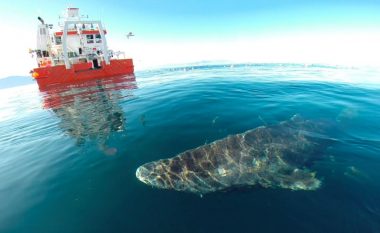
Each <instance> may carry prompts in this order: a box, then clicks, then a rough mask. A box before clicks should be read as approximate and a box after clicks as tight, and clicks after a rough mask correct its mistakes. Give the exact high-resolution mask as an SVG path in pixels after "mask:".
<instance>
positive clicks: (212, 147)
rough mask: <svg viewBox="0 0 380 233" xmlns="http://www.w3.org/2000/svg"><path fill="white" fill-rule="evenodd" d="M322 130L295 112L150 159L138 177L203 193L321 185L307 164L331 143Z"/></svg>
mask: <svg viewBox="0 0 380 233" xmlns="http://www.w3.org/2000/svg"><path fill="white" fill-rule="evenodd" d="M320 130H321V127H320V125H319V124H317V123H315V122H311V121H306V120H303V119H301V118H300V117H297V116H295V117H293V118H292V119H291V120H289V121H284V122H281V123H280V124H278V125H274V126H261V127H258V128H256V129H253V130H249V131H246V132H244V133H242V134H237V135H231V136H228V137H226V138H224V139H221V140H218V141H215V142H212V143H210V144H207V145H204V146H201V147H198V148H195V149H192V150H188V151H185V152H183V153H181V154H179V155H177V156H175V157H173V158H170V159H162V160H158V161H154V162H150V163H147V164H144V165H142V166H140V167H139V168H138V169H137V171H136V177H137V178H138V179H139V180H140V181H142V182H144V183H146V184H148V185H151V186H153V187H157V188H162V189H174V190H177V191H185V192H192V193H197V194H206V193H210V192H215V191H219V190H225V189H229V188H231V187H241V186H253V185H260V186H262V187H265V188H268V187H279V188H286V189H292V190H315V189H317V188H318V187H319V186H320V184H321V182H320V180H318V179H317V178H316V177H315V172H311V171H309V170H308V169H307V168H305V165H306V164H307V163H308V162H310V161H311V160H312V159H313V158H315V156H317V155H319V153H320V151H321V149H322V148H323V147H324V145H325V143H324V142H323V140H322V139H321V138H320V137H316V136H318V135H319V134H318V133H320ZM318 138H319V139H318Z"/></svg>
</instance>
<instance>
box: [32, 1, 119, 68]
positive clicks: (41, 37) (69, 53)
mask: <svg viewBox="0 0 380 233" xmlns="http://www.w3.org/2000/svg"><path fill="white" fill-rule="evenodd" d="M38 19H39V20H40V22H41V24H39V25H38V31H37V49H36V50H31V52H34V53H36V55H37V63H38V66H39V67H46V66H56V65H63V64H64V65H65V66H66V69H70V68H71V67H72V65H73V64H78V63H88V62H92V63H93V68H99V67H100V66H101V64H102V62H103V61H104V62H105V64H106V65H108V64H109V63H110V58H111V57H112V56H113V52H112V51H110V50H108V48H107V41H106V37H105V34H106V33H107V31H106V29H105V28H104V27H103V26H102V23H101V22H100V21H91V20H83V17H81V16H80V15H79V9H78V8H67V9H66V12H65V15H64V16H63V17H62V21H61V22H60V23H59V25H58V26H59V30H58V31H55V32H52V28H53V25H51V24H46V23H45V22H44V20H43V19H41V18H40V17H38Z"/></svg>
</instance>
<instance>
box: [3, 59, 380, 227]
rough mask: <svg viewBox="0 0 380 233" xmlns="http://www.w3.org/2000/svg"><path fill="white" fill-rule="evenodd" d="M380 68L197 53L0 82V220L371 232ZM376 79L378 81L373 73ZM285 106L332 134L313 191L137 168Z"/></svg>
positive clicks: (258, 121) (377, 185)
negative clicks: (221, 183)
mask: <svg viewBox="0 0 380 233" xmlns="http://www.w3.org/2000/svg"><path fill="white" fill-rule="evenodd" d="M379 77H380V73H379V72H376V71H374V70H359V69H349V68H339V67H326V66H308V67H305V66H302V65H279V64H276V65H235V66H223V65H218V66H217V65H204V66H189V67H180V68H170V69H160V70H152V71H144V72H137V73H136V74H135V77H131V76H130V77H121V78H111V79H107V80H103V81H97V82H89V83H82V84H79V85H72V86H57V87H51V88H48V89H42V90H39V88H38V86H37V85H28V86H20V87H15V88H10V89H2V90H0V232H15V233H16V232H17V233H18V232H28V233H32V232H35V233H45V232H47V233H49V232H65V233H66V232H133V233H134V232H136V233H139V232H141V233H145V232H176V233H177V232H178V233H179V232H205V233H208V232H218V233H224V232H231V233H232V232H255V233H257V232H292V233H294V232H302V233H305V232H335V233H336V232H360V233H366V232H380V84H379V83H380V81H379V79H380V78H379ZM376 79H377V81H376ZM295 114H300V115H301V116H302V117H303V118H305V119H311V120H322V119H323V120H328V121H329V122H331V124H333V125H334V128H335V129H336V130H334V131H332V132H330V133H329V134H328V135H323V136H324V137H325V138H329V139H332V140H334V141H335V143H334V144H332V145H331V146H329V147H328V148H327V149H326V150H324V152H323V155H322V157H321V159H319V160H318V161H315V162H314V163H312V164H311V165H310V166H311V167H310V169H311V170H315V171H317V177H318V178H319V179H321V180H322V186H321V188H319V189H318V190H316V191H290V190H285V189H273V188H272V189H265V188H260V187H253V188H239V189H237V190H231V191H228V192H217V193H212V194H207V195H205V196H203V198H200V196H197V195H195V194H190V193H181V192H176V191H171V190H159V189H154V188H152V187H149V186H147V185H145V184H143V183H141V182H140V181H138V180H137V178H136V176H135V172H136V168H137V167H139V166H140V165H142V164H144V163H146V162H150V161H153V160H158V159H162V158H168V157H172V156H174V155H176V154H178V153H180V152H183V151H185V150H187V149H192V148H195V147H198V146H200V145H203V144H205V143H209V142H212V141H214V140H217V139H221V138H224V137H226V136H227V135H230V134H236V133H241V132H244V131H246V130H248V129H253V128H255V127H258V126H262V125H272V124H278V123H279V122H281V121H284V120H288V119H289V118H291V117H292V116H293V115H295Z"/></svg>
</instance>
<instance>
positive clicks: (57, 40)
mask: <svg viewBox="0 0 380 233" xmlns="http://www.w3.org/2000/svg"><path fill="white" fill-rule="evenodd" d="M55 44H56V45H60V44H62V37H60V36H57V37H55Z"/></svg>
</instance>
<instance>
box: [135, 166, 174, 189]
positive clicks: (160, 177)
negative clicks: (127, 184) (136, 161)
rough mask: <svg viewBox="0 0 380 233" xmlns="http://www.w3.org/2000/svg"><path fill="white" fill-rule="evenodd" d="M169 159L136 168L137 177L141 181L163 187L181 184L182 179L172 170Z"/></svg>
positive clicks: (167, 187)
mask: <svg viewBox="0 0 380 233" xmlns="http://www.w3.org/2000/svg"><path fill="white" fill-rule="evenodd" d="M170 169H171V166H168V161H167V160H159V161H156V162H150V163H146V164H144V165H142V166H140V167H139V168H137V170H136V177H137V179H139V180H140V181H141V182H143V183H145V184H147V185H150V186H153V187H155V188H161V189H173V188H175V187H177V186H181V179H179V177H178V175H177V174H175V173H174V172H173V171H171V170H170Z"/></svg>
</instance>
